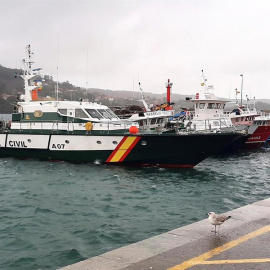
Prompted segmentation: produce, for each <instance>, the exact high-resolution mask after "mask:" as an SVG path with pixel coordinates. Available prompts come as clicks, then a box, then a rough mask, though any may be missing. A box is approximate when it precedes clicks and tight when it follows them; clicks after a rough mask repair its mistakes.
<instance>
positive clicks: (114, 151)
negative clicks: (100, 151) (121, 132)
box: [106, 137, 128, 162]
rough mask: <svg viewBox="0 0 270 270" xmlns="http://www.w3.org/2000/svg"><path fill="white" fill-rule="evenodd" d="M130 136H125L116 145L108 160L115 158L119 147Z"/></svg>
mask: <svg viewBox="0 0 270 270" xmlns="http://www.w3.org/2000/svg"><path fill="white" fill-rule="evenodd" d="M127 138H128V137H124V138H123V139H122V141H121V142H120V143H119V144H118V145H117V146H116V148H115V149H114V150H113V152H112V153H111V154H110V156H109V157H108V159H107V160H106V162H110V161H111V159H112V158H113V156H114V154H115V153H116V152H117V151H118V149H119V148H120V147H121V146H122V144H123V143H124V142H125V140H126V139H127Z"/></svg>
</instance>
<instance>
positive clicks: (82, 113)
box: [75, 109, 88, 118]
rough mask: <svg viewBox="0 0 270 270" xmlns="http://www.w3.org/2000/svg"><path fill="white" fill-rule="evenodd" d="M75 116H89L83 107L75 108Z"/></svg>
mask: <svg viewBox="0 0 270 270" xmlns="http://www.w3.org/2000/svg"><path fill="white" fill-rule="evenodd" d="M75 117H77V118H88V115H87V114H86V113H85V112H84V111H83V110H82V109H75Z"/></svg>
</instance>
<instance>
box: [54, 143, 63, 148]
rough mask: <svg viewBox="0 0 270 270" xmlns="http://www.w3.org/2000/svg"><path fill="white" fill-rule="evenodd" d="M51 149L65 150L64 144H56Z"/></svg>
mask: <svg viewBox="0 0 270 270" xmlns="http://www.w3.org/2000/svg"><path fill="white" fill-rule="evenodd" d="M52 148H53V149H65V144H64V143H57V144H55V143H54V144H53V145H52Z"/></svg>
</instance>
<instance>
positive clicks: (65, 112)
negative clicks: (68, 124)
mask: <svg viewBox="0 0 270 270" xmlns="http://www.w3.org/2000/svg"><path fill="white" fill-rule="evenodd" d="M58 112H59V113H60V114H63V115H67V109H58Z"/></svg>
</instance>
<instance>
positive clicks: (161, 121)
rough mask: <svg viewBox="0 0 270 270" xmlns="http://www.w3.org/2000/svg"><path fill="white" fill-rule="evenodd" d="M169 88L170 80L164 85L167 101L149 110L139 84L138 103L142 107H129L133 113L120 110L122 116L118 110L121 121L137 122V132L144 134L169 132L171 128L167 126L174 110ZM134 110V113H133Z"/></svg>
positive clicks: (126, 109) (170, 85)
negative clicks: (139, 97) (139, 96)
mask: <svg viewBox="0 0 270 270" xmlns="http://www.w3.org/2000/svg"><path fill="white" fill-rule="evenodd" d="M171 87H172V83H171V82H170V79H168V82H167V83H166V88H167V101H166V102H164V104H162V105H159V106H156V107H155V108H154V107H152V108H150V107H149V106H148V104H147V103H146V101H145V98H144V95H143V90H142V88H141V83H139V88H140V92H141V99H140V100H139V101H141V102H142V104H143V107H139V106H129V108H130V109H133V112H132V111H131V110H129V109H128V108H125V109H124V110H121V111H122V112H123V113H122V115H121V113H119V111H120V110H118V116H119V117H120V118H122V119H126V120H129V121H132V122H137V123H138V124H139V130H140V131H143V132H144V133H151V132H154V133H155V132H158V133H161V132H170V131H171V130H172V128H171V127H170V126H168V125H167V124H168V122H169V118H171V117H172V116H173V114H174V110H173V108H172V107H171V106H172V104H174V103H171V102H170V96H171ZM134 108H135V109H136V111H134ZM121 111H120V112H121Z"/></svg>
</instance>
